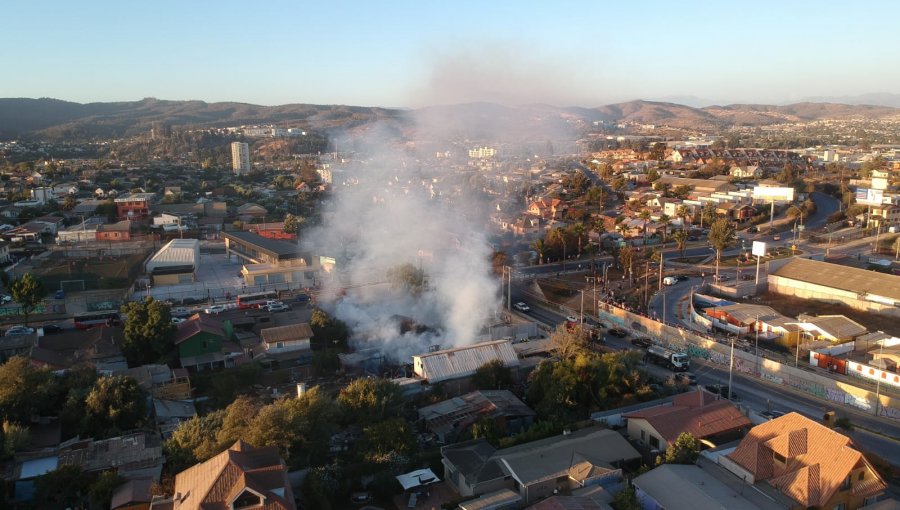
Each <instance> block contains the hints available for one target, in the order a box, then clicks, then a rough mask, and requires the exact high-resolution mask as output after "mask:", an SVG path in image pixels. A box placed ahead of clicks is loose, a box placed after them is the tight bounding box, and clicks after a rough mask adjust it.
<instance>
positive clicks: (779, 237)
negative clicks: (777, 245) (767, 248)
mask: <svg viewBox="0 0 900 510" xmlns="http://www.w3.org/2000/svg"><path fill="white" fill-rule="evenodd" d="M772 240H773V241H781V236H780V235H774V236H772Z"/></svg>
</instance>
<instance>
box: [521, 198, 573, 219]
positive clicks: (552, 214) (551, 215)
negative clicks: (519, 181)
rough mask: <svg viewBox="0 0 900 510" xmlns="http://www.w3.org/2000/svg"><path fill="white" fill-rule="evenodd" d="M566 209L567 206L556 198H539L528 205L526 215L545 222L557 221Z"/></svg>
mask: <svg viewBox="0 0 900 510" xmlns="http://www.w3.org/2000/svg"><path fill="white" fill-rule="evenodd" d="M568 208H569V206H568V204H566V203H565V202H564V201H562V200H560V199H558V198H541V199H538V200H535V201H534V202H532V203H531V204H529V205H528V214H530V215H532V216H538V217H540V218H544V219H545V220H559V219H562V217H563V214H564V213H565V211H567V210H568Z"/></svg>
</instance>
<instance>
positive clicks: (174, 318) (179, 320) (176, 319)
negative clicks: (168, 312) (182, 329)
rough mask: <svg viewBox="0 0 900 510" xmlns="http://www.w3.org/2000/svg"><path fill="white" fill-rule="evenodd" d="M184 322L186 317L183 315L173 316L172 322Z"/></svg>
mask: <svg viewBox="0 0 900 510" xmlns="http://www.w3.org/2000/svg"><path fill="white" fill-rule="evenodd" d="M182 322H184V319H182V318H181V317H172V324H175V325H178V324H181V323H182Z"/></svg>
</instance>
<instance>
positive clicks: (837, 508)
mask: <svg viewBox="0 0 900 510" xmlns="http://www.w3.org/2000/svg"><path fill="white" fill-rule="evenodd" d="M832 509H833V510H847V504H846V503H838V504H836V505H834V506H833V507H832Z"/></svg>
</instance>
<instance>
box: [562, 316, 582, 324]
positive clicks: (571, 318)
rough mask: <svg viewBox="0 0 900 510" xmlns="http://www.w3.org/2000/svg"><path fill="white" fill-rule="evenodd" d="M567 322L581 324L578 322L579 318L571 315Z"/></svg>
mask: <svg viewBox="0 0 900 510" xmlns="http://www.w3.org/2000/svg"><path fill="white" fill-rule="evenodd" d="M566 320H567V321H569V322H581V321H580V320H578V317H576V316H574V315H569V316H568V317H566Z"/></svg>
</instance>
